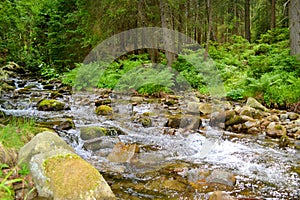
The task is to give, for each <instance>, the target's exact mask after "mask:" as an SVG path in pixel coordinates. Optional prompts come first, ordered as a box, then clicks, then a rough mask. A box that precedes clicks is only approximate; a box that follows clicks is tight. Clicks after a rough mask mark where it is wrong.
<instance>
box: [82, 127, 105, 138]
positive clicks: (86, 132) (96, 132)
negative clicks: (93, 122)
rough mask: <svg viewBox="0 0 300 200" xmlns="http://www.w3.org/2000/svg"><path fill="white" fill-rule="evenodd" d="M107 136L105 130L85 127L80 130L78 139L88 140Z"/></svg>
mask: <svg viewBox="0 0 300 200" xmlns="http://www.w3.org/2000/svg"><path fill="white" fill-rule="evenodd" d="M105 135H107V130H106V128H103V127H99V126H86V127H81V128H80V137H81V139H83V140H90V139H94V138H98V137H101V136H105Z"/></svg>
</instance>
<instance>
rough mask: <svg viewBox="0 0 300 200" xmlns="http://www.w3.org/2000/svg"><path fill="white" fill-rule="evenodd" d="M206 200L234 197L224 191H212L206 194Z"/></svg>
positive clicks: (222, 199)
mask: <svg viewBox="0 0 300 200" xmlns="http://www.w3.org/2000/svg"><path fill="white" fill-rule="evenodd" d="M208 196H209V197H208V200H235V198H233V197H231V196H230V195H229V194H227V193H226V192H224V191H214V192H212V193H209V194H208Z"/></svg>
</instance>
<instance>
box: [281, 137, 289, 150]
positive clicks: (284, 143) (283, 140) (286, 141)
mask: <svg viewBox="0 0 300 200" xmlns="http://www.w3.org/2000/svg"><path fill="white" fill-rule="evenodd" d="M290 142H291V141H290V139H289V137H288V136H287V135H283V136H281V137H280V139H279V147H281V148H284V147H287V146H288V145H289V144H290Z"/></svg>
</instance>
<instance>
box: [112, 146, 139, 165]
mask: <svg viewBox="0 0 300 200" xmlns="http://www.w3.org/2000/svg"><path fill="white" fill-rule="evenodd" d="M138 151H139V149H138V146H137V145H136V144H129V145H126V144H124V143H123V142H118V143H117V144H116V145H115V146H114V148H113V150H112V152H111V153H110V154H109V155H108V156H107V159H108V160H109V161H110V162H121V163H122V162H130V161H131V159H132V158H133V157H134V155H135V153H137V152H138Z"/></svg>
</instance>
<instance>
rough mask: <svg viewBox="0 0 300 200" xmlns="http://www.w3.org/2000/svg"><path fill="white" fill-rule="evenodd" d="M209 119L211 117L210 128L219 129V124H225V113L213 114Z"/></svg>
mask: <svg viewBox="0 0 300 200" xmlns="http://www.w3.org/2000/svg"><path fill="white" fill-rule="evenodd" d="M210 117H211V118H210V121H209V124H210V126H212V127H214V126H216V127H220V124H222V123H224V122H225V119H226V113H225V112H213V113H212V114H211V115H210Z"/></svg>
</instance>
